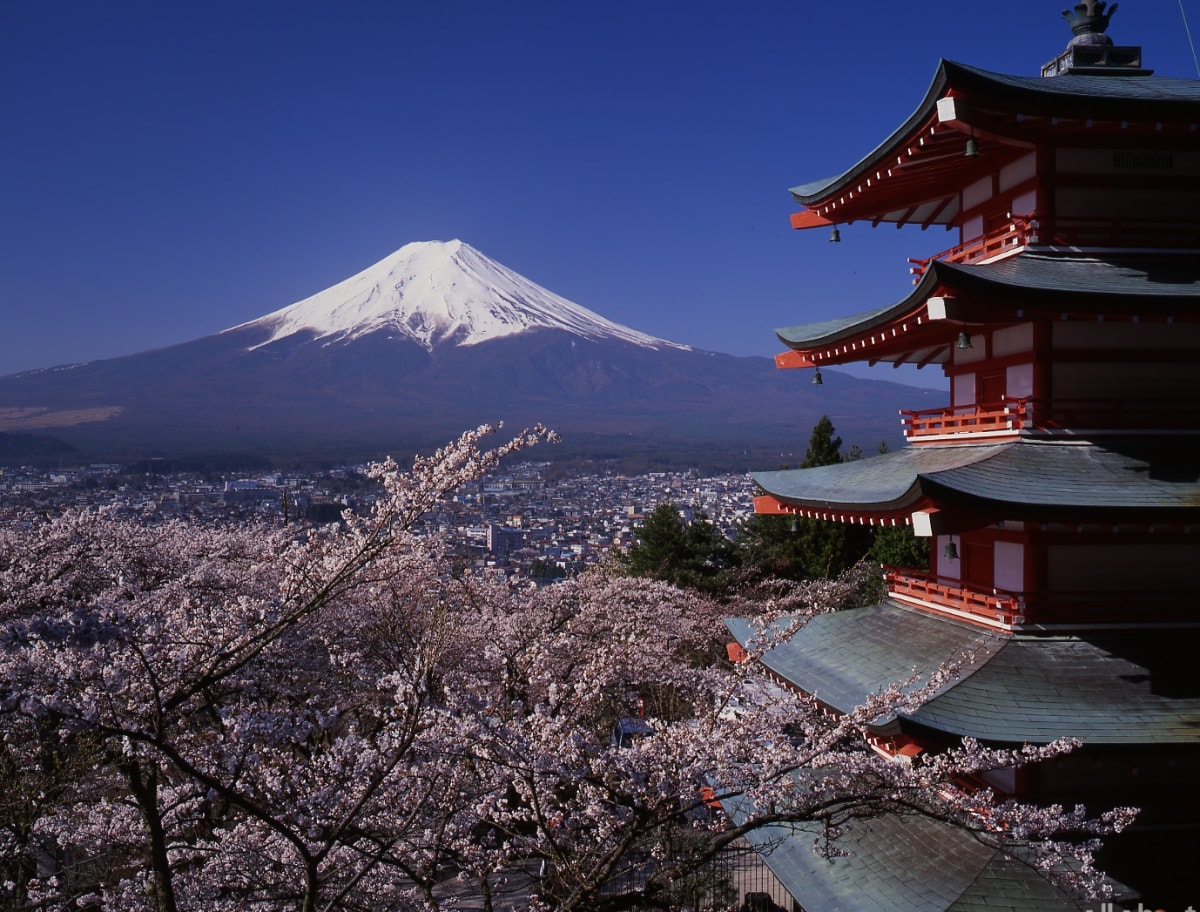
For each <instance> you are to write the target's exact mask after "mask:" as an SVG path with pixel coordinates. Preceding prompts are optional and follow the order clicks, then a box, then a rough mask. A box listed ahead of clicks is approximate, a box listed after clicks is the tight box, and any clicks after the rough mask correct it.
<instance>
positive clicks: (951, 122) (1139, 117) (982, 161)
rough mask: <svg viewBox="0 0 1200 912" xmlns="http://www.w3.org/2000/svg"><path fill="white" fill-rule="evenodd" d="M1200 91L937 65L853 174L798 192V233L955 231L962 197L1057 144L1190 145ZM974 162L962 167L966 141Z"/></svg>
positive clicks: (1177, 84)
mask: <svg viewBox="0 0 1200 912" xmlns="http://www.w3.org/2000/svg"><path fill="white" fill-rule="evenodd" d="M1198 110H1200V82H1198V81H1194V80H1182V79H1161V78H1157V77H1148V76H1113V75H1105V76H1078V75H1068V76H1059V77H1055V78H1053V79H1045V78H1041V77H1020V76H1004V75H1001V74H996V73H990V72H987V71H985V70H980V69H976V68H974V67H969V66H965V65H963V64H958V63H954V62H952V61H947V60H943V61H941V62H940V63H939V65H938V69H937V72H936V73H935V75H934V79H933V81H932V83H931V85H930V87H929V90H928V91H927V92H926V94H925V97H924V98H923V99H922V101H921V103H920V105H919V106H918V107H917V109H916V111H914V112H913V114H912V115H910V116H909V117H908V119H907V120H905V121H904V123H902V124H901V125H900V127H899V128H897V129H896V130H895V131H894V132H893V133H892V134H891V135H890V136H889V137H888V138H887V139H885V140H884V141H883V142H882V143H881V144H880V145H879V146H877V147H876V148H875V149H874V150H872V151H871V152H870V153H868V154H867V155H866V156H865V157H864V158H863V159H861V160H860V161H859V162H857V163H856V164H855V165H854V166H853V167H851V168H850V169H849V170H847V171H845V172H843V173H842V174H840V175H837V176H835V177H830V178H825V179H823V180H819V181H814V182H811V183H808V184H803V185H801V186H798V187H794V188H792V190H791V194H792V197H793V199H794V200H795V201H796V202H798V203H800V204H801V205H803V206H805V207H806V211H804V212H799V213H796V214H795V215H794V216H793V219H792V223H793V226H794V227H796V228H806V227H815V226H817V225H820V224H829V223H839V222H842V223H845V222H853V221H860V220H869V221H871V222H872V223H875V224H878V223H880V222H889V223H896V224H898V225H902V224H920V225H922V226H923V227H929V226H931V225H945V226H947V227H948V226H951V225H953V224H955V223H956V220H957V218H958V216H959V214H960V212H959V203H958V199H959V191H960V190H961V188H962V187H964V186H966V185H968V184H970V183H972V182H973V181H975V180H976V179H978V178H979V177H982V176H984V175H987V174H991V173H994V172H995V171H996V170H998V169H999V168H1001V167H1003V166H1004V165H1006V164H1007V163H1009V162H1011V161H1013V160H1015V159H1016V158H1018V157H1019V156H1021V155H1022V154H1024V153H1025V152H1026V151H1027V150H1029V149H1031V148H1033V147H1034V146H1035V145H1038V144H1040V143H1043V142H1045V141H1047V139H1049V138H1050V137H1052V136H1053V135H1062V134H1064V133H1066V134H1070V133H1080V132H1083V133H1087V134H1090V135H1097V134H1099V133H1100V132H1101V131H1104V130H1111V131H1112V132H1114V133H1115V134H1116V135H1117V136H1118V137H1124V138H1125V139H1128V137H1130V136H1131V135H1133V134H1136V133H1138V131H1139V130H1140V129H1142V128H1144V129H1146V130H1154V131H1155V132H1156V133H1157V135H1158V136H1159V141H1160V142H1161V141H1162V137H1163V136H1164V135H1166V134H1164V133H1163V131H1164V129H1165V130H1167V131H1168V132H1170V133H1173V134H1175V135H1177V137H1178V142H1180V143H1181V144H1186V145H1190V144H1194V142H1195V129H1196V126H1195V125H1196V122H1197V120H1200V116H1198V114H1197V111H1198ZM968 136H969V137H975V138H976V139H978V140H979V142H978V143H977V145H978V151H979V154H978V155H977V156H974V157H970V158H968V157H967V156H966V155H965V154H964V153H965V139H964V137H968Z"/></svg>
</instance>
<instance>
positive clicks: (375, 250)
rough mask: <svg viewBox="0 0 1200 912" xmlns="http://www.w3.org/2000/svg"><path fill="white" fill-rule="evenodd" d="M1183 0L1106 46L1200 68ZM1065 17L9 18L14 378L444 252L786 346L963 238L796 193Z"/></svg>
mask: <svg viewBox="0 0 1200 912" xmlns="http://www.w3.org/2000/svg"><path fill="white" fill-rule="evenodd" d="M1183 4H1184V7H1183V9H1181V7H1180V4H1179V0H1122V2H1121V4H1120V9H1119V10H1118V11H1117V12H1116V13H1115V15H1114V16H1113V19H1112V25H1111V27H1110V29H1109V34H1110V35H1111V36H1112V37H1113V38H1114V40H1115V41H1116V42H1117V43H1118V44H1140V45H1142V46H1143V48H1144V52H1143V53H1144V61H1145V63H1146V65H1148V66H1150V67H1152V68H1154V69H1155V70H1156V72H1157V73H1158V74H1159V75H1163V76H1181V77H1190V78H1195V76H1196V70H1195V64H1194V63H1193V56H1192V50H1191V47H1190V45H1189V43H1188V38H1187V33H1186V31H1185V28H1184V10H1186V15H1187V16H1188V19H1189V24H1190V25H1191V26H1192V28H1193V29H1200V3H1198V2H1197V0H1183ZM1066 5H1069V0H1011V2H1007V3H996V4H980V3H962V2H949V0H937V2H921V3H916V2H914V3H893V2H889V3H882V2H870V0H868V2H860V3H853V4H852V3H846V2H835V3H815V2H807V0H769V2H754V0H747V2H742V3H715V2H704V0H697V2H687V3H685V2H667V0H642V2H632V0H605V2H593V0H557V2H542V0H511V2H508V3H494V2H493V3H483V2H476V0H458V2H449V0H445V2H424V3H417V2H409V0H389V2H378V0H354V2H333V0H327V2H309V0H290V2H256V0H241V2H235V0H202V2H201V0H181V2H167V3H164V2H161V0H153V2H150V0H122V2H119V3H107V2H106V3H100V2H91V0H72V2H61V0H13V2H7V3H3V4H0V93H2V94H0V375H3V374H8V373H13V372H17V371H21V370H26V369H31V368H39V367H49V366H52V365H57V364H63V363H68V362H75V361H83V360H95V359H99V358H107V357H113V356H117V355H122V354H131V353H134V352H137V351H142V350H145V349H149V348H156V347H161V346H164V345H169V344H173V343H176V342H183V341H188V340H190V339H194V338H197V337H200V336H203V335H207V334H210V333H213V332H216V331H218V330H221V329H224V328H227V327H229V326H233V325H235V324H238V323H241V322H244V321H246V320H249V319H253V318H255V317H258V316H260V315H262V314H264V313H267V312H269V311H272V310H275V309H277V308H280V307H283V306H286V305H288V304H291V303H293V302H294V301H297V300H299V299H301V298H303V297H306V296H308V295H310V294H312V293H314V292H317V291H319V290H321V289H323V288H326V287H328V286H329V285H332V284H333V283H335V282H337V281H340V280H341V279H343V278H345V277H347V276H349V275H351V274H353V273H355V272H357V271H359V270H360V269H363V268H365V267H366V266H368V265H370V264H371V263H373V262H375V261H376V260H378V259H380V258H382V257H383V256H385V255H386V254H388V253H390V252H391V251H393V250H395V249H397V248H398V247H400V246H402V245H403V244H406V243H408V242H409V241H416V240H448V239H450V238H461V239H462V240H464V241H466V242H468V243H470V244H472V245H473V246H475V247H477V248H479V249H480V250H481V251H483V252H484V253H485V254H487V255H488V256H491V257H492V258H494V259H496V260H499V261H500V262H501V263H504V264H505V265H507V266H509V267H511V268H513V269H515V270H517V271H518V272H521V273H523V274H524V275H526V276H527V277H529V278H530V279H532V280H534V281H535V282H538V283H540V284H541V285H544V286H546V287H548V288H550V289H551V290H552V291H555V292H557V293H559V294H561V295H563V296H565V297H567V298H570V299H571V300H574V301H576V302H577V303H579V304H581V305H583V306H585V307H588V308H590V309H592V310H595V311H597V312H599V313H601V314H602V315H604V316H606V317H609V318H610V319H614V320H617V321H619V322H622V323H626V324H628V325H629V326H632V327H634V328H635V329H639V330H642V331H644V332H649V333H653V334H655V335H659V336H663V337H666V338H670V339H673V340H676V341H679V342H684V343H688V344H691V345H694V346H697V347H699V348H704V349H709V350H714V351H723V352H729V353H732V354H737V355H747V354H759V355H773V354H774V353H775V352H776V351H778V350H780V348H781V346H780V345H779V343H778V342H777V341H776V340H775V338H774V335H773V332H772V330H773V329H774V328H775V327H777V326H787V325H793V324H797V323H803V322H808V321H810V320H819V319H826V318H829V317H831V316H836V315H840V314H845V313H852V312H856V311H859V310H867V309H870V308H873V307H877V306H880V305H882V304H887V303H891V302H893V301H895V300H898V299H899V298H900V297H902V296H903V295H904V294H906V293H907V291H908V290H909V288H910V285H909V278H908V275H907V263H906V262H905V258H906V257H908V256H914V257H915V256H927V255H929V254H932V253H936V252H938V251H940V250H942V249H944V248H946V247H948V246H950V244H951V243H952V239H951V237H950V236H949V235H947V234H945V233H944V232H942V231H940V230H938V231H934V230H930V231H929V232H927V233H922V232H921V231H920V230H919V229H917V228H910V229H905V230H902V231H897V230H896V229H895V228H892V227H881V228H878V229H874V230H872V229H871V228H869V227H868V226H866V225H853V226H850V227H848V228H844V229H843V231H842V237H843V239H844V243H842V244H841V245H831V244H829V243H828V242H827V239H826V236H825V235H824V233H823V232H814V231H809V232H796V231H793V230H792V229H791V228H790V227H789V224H788V216H789V214H790V213H791V212H792V211H794V209H795V206H794V205H793V203H792V202H791V200H790V198H789V196H788V193H787V189H788V187H791V186H794V185H796V184H800V183H804V182H807V181H810V180H814V179H817V178H822V177H826V176H828V175H832V174H836V173H840V172H841V171H843V170H844V169H845V168H846V167H848V166H849V165H850V164H852V163H853V162H854V161H856V160H857V159H858V158H859V157H861V156H862V155H863V154H865V153H866V152H867V151H869V150H870V149H872V148H873V147H874V146H875V145H876V144H877V143H878V142H879V141H881V140H882V139H883V138H884V137H885V136H886V135H887V134H888V133H889V132H890V131H891V130H892V129H893V128H894V127H895V126H896V125H897V124H899V122H900V121H901V120H902V119H903V118H905V117H907V116H908V115H909V114H910V113H911V112H912V111H913V110H914V109H915V107H916V106H917V104H918V103H919V101H920V99H921V97H922V96H923V95H924V93H925V90H926V89H927V87H928V85H929V82H930V80H931V78H932V77H933V74H934V70H935V68H936V66H937V61H938V59H939V58H940V57H946V58H949V59H952V60H958V61H961V62H964V63H970V64H974V65H977V66H982V67H984V68H987V69H992V70H997V71H1001V72H1010V73H1022V74H1030V75H1035V74H1036V73H1037V72H1038V70H1039V67H1040V65H1041V64H1042V63H1043V62H1045V61H1047V60H1049V59H1050V58H1052V57H1054V56H1055V55H1056V54H1057V53H1059V52H1060V51H1061V50H1062V49H1063V48H1064V47H1065V46H1066V43H1067V41H1068V39H1069V38H1070V37H1071V35H1070V30H1069V28H1068V26H1067V24H1066V23H1065V22H1064V21H1063V20H1062V18H1061V17H1060V14H1059V10H1060V9H1061V8H1062V7H1063V6H1066ZM879 370H880V371H881V373H879V374H878V376H881V377H886V378H889V379H891V378H896V375H895V374H893V373H892V372H891V371H890V369H885V368H881V369H879ZM926 374H928V375H929V376H928V379H929V380H930V381H936V380H937V379H938V378H939V377H940V374H937V375H934V374H932V372H929V371H927V372H926Z"/></svg>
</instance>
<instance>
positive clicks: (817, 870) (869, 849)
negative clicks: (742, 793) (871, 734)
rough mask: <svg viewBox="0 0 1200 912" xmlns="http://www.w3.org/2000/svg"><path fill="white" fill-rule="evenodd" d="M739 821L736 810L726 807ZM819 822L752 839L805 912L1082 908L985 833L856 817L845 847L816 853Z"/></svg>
mask: <svg viewBox="0 0 1200 912" xmlns="http://www.w3.org/2000/svg"><path fill="white" fill-rule="evenodd" d="M727 810H729V811H730V813H731V816H733V817H734V819H735V820H736V819H738V817H739V811H738V808H737V807H736V806H732V807H730V808H727ZM821 838H822V832H821V828H820V825H819V824H815V823H809V824H799V825H796V826H794V827H767V828H764V829H762V830H758V831H755V832H752V833H751V834H749V835H748V837H747V839H748V841H749V842H750V843H751V844H752V845H753V846H754V847H755V848H756V849H758V850H759V852H760V854H761V857H762V859H763V861H764V863H765V864H766V865H767V867H769V868H770V869H771V872H772V873H773V874H774V875H775V876H776V877H777V878H778V879H779V881H780V883H782V884H783V886H784V888H785V889H786V890H787V891H788V892H789V893H790V894H791V895H792V896H794V897H795V898H796V900H797V901H798V902H799V903H800V904H801V905H802V906H803V907H804V908H806V909H814V910H815V909H821V910H845V912H1051V910H1055V912H1061V910H1078V909H1082V908H1084V906H1082V905H1081V904H1079V903H1077V902H1076V901H1074V900H1073V899H1071V897H1070V896H1068V895H1067V894H1066V893H1064V892H1063V891H1062V890H1061V889H1059V888H1058V887H1057V886H1055V885H1054V884H1053V883H1051V882H1050V881H1049V880H1048V879H1047V877H1046V876H1045V875H1044V874H1042V873H1041V872H1039V871H1037V870H1035V869H1034V868H1033V867H1031V866H1030V865H1028V864H1025V863H1023V862H1021V861H1019V860H1016V859H1014V858H1012V857H1011V856H1009V855H1008V854H1006V853H1005V852H1003V851H1001V849H1000V848H999V847H998V845H996V843H995V842H994V841H993V840H992V839H991V838H990V837H989V836H987V835H986V834H979V833H970V832H967V831H965V830H962V829H959V828H956V827H954V826H951V825H950V824H947V823H942V822H941V821H937V820H932V819H930V818H928V817H923V816H920V815H918V814H910V815H900V814H890V815H887V816H881V817H872V818H867V819H857V820H852V821H850V822H849V823H848V824H847V825H846V826H845V827H844V835H843V836H842V837H841V838H840V839H839V840H838V843H837V846H838V848H839V849H842V850H844V851H846V852H847V853H848V854H846V855H839V856H836V857H834V858H824V857H822V856H820V855H818V854H816V853H815V852H814V851H813V845H814V843H816V842H817V841H818V840H820V839H821Z"/></svg>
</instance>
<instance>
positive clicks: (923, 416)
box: [900, 396, 1031, 440]
mask: <svg viewBox="0 0 1200 912" xmlns="http://www.w3.org/2000/svg"><path fill="white" fill-rule="evenodd" d="M1029 404H1030V400H1029V399H1028V398H1016V397H1013V396H1006V397H1005V398H1004V401H1003V402H997V403H994V404H987V405H979V404H974V405H952V406H949V407H948V408H940V409H937V408H933V409H901V410H900V424H901V425H902V426H903V427H904V436H905V437H907V438H909V439H910V440H911V439H913V438H915V437H930V436H933V435H939V434H962V433H979V432H981V431H1013V432H1016V431H1020V430H1022V429H1024V428H1025V427H1027V426H1028V425H1029V424H1030V418H1031V410H1030V407H1029Z"/></svg>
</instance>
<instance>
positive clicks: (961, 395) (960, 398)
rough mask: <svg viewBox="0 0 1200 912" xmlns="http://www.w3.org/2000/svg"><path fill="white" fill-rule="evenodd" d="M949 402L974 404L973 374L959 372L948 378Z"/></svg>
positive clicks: (952, 403)
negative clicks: (955, 375)
mask: <svg viewBox="0 0 1200 912" xmlns="http://www.w3.org/2000/svg"><path fill="white" fill-rule="evenodd" d="M950 404H951V405H974V404H975V375H974V374H959V375H958V376H957V377H951V378H950Z"/></svg>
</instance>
